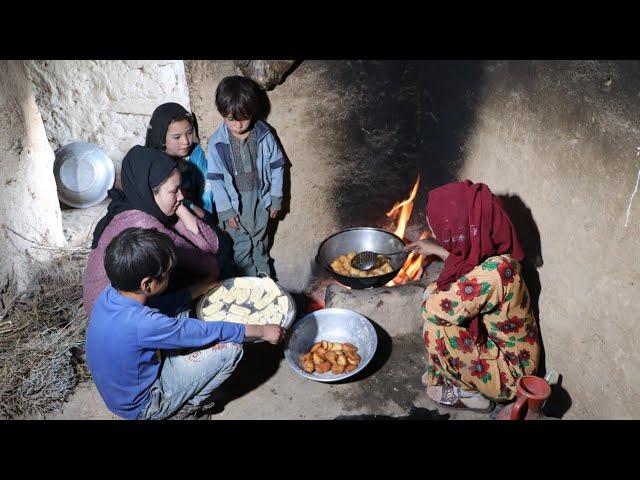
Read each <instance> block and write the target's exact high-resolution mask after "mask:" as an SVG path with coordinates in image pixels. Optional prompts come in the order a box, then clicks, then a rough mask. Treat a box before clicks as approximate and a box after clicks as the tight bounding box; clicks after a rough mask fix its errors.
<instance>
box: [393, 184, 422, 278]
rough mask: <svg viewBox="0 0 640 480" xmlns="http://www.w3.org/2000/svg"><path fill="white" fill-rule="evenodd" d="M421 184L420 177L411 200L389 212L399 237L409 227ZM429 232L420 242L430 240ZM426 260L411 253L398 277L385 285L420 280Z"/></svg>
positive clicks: (401, 236)
mask: <svg viewBox="0 0 640 480" xmlns="http://www.w3.org/2000/svg"><path fill="white" fill-rule="evenodd" d="M419 184H420V175H418V178H417V179H416V183H415V185H414V186H413V189H412V190H411V194H410V195H409V198H407V199H406V200H403V201H402V202H397V203H396V204H395V205H394V206H393V208H392V209H391V210H389V211H388V212H387V217H389V218H391V219H393V220H395V221H396V222H397V223H396V230H395V231H394V232H393V233H394V234H396V235H397V236H398V237H400V238H402V239H403V240H404V239H405V238H404V232H405V229H406V227H407V223H408V222H409V218H411V211H412V210H413V201H414V200H415V198H416V194H417V192H418V185H419ZM429 236H430V235H429V232H428V231H426V230H425V231H423V232H422V234H421V235H420V238H419V239H420V240H424V239H426V238H429ZM424 260H425V257H424V256H423V255H417V254H415V253H410V254H409V256H408V257H407V261H406V262H404V265H403V266H402V268H401V269H400V272H399V273H398V275H396V277H395V278H394V279H393V280H391V281H389V282H388V283H386V284H385V286H387V287H394V286H396V285H402V284H405V283H407V282H411V281H413V280H418V279H419V278H420V277H421V276H422V272H423V271H424V267H425V265H424Z"/></svg>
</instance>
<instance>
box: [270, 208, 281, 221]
mask: <svg viewBox="0 0 640 480" xmlns="http://www.w3.org/2000/svg"><path fill="white" fill-rule="evenodd" d="M279 213H280V210H274V209H273V208H270V209H269V218H271V219H272V220H273V219H274V218H276V217H277V216H278V214H279Z"/></svg>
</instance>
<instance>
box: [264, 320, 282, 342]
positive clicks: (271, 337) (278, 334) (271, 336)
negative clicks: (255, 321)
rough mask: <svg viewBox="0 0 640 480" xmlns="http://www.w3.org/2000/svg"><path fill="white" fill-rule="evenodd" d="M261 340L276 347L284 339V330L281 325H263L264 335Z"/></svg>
mask: <svg viewBox="0 0 640 480" xmlns="http://www.w3.org/2000/svg"><path fill="white" fill-rule="evenodd" d="M260 338H261V339H262V340H265V341H267V342H269V343H272V344H274V345H276V344H278V343H280V342H281V341H282V339H283V338H284V328H282V327H281V326H280V325H263V326H262V335H261V336H260Z"/></svg>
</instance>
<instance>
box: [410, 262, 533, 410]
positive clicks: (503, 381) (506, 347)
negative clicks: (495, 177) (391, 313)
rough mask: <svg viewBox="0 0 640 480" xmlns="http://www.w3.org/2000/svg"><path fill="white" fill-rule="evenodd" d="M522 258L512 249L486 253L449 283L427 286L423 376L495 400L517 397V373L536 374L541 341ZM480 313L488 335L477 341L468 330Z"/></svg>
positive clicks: (434, 383) (482, 324)
mask: <svg viewBox="0 0 640 480" xmlns="http://www.w3.org/2000/svg"><path fill="white" fill-rule="evenodd" d="M520 273H521V270H520V264H519V263H518V262H517V261H516V260H514V259H513V257H511V256H510V255H499V256H494V257H490V258H488V259H487V260H485V261H484V262H482V264H480V265H479V266H477V267H476V268H474V269H473V270H471V271H470V272H468V273H467V274H465V275H464V276H462V277H460V278H459V279H458V280H457V281H455V282H453V283H451V286H450V287H449V289H448V290H446V291H443V290H440V289H438V287H437V285H436V283H435V282H434V283H432V284H430V285H429V286H428V287H427V291H426V300H425V301H424V302H423V303H422V316H423V318H424V320H425V322H424V328H423V338H424V342H425V345H426V347H427V352H428V358H427V364H428V367H427V378H428V381H429V384H431V385H442V384H443V383H444V382H445V380H446V381H447V382H449V383H452V384H453V385H456V386H458V387H460V388H462V389H463V390H470V391H478V392H480V393H482V394H483V395H484V396H485V397H487V398H489V399H491V400H495V401H508V400H511V399H513V398H514V397H515V393H516V389H515V383H516V380H517V378H518V377H521V376H523V375H534V374H535V373H536V370H537V367H538V357H539V354H540V347H539V341H538V330H537V327H536V321H535V318H534V316H533V313H532V311H531V305H530V298H529V291H528V290H527V287H526V285H525V283H524V281H523V280H522V277H521V274H520ZM476 316H479V319H480V323H481V329H484V330H486V334H485V337H486V339H485V340H484V341H483V342H482V343H480V344H476V343H475V342H474V340H473V337H472V336H471V335H470V333H469V331H468V329H467V328H468V325H469V323H470V321H471V320H472V319H473V318H474V317H476Z"/></svg>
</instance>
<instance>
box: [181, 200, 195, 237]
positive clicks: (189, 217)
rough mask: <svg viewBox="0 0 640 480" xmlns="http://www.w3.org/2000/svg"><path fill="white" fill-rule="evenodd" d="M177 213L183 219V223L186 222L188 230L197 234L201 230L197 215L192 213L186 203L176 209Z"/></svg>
mask: <svg viewBox="0 0 640 480" xmlns="http://www.w3.org/2000/svg"><path fill="white" fill-rule="evenodd" d="M176 215H177V216H178V218H179V219H180V220H182V223H184V226H185V227H187V230H189V231H190V232H191V233H194V234H196V235H197V234H198V233H200V230H198V222H197V220H196V216H195V215H194V214H193V213H191V212H190V211H189V209H188V208H187V207H185V206H184V205H180V206H179V207H178V209H177V210H176Z"/></svg>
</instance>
